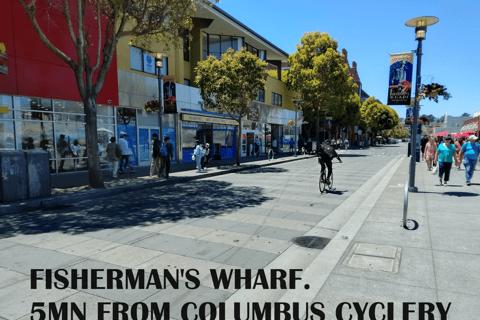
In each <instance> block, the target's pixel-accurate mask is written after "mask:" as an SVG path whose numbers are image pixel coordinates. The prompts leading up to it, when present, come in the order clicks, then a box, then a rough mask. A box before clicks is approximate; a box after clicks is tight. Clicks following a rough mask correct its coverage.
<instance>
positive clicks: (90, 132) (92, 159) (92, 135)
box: [83, 94, 105, 189]
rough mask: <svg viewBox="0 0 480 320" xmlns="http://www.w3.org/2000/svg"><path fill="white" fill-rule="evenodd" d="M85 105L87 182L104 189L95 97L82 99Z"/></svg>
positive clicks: (93, 186) (91, 185)
mask: <svg viewBox="0 0 480 320" xmlns="http://www.w3.org/2000/svg"><path fill="white" fill-rule="evenodd" d="M83 103H84V106H85V138H86V141H87V158H88V160H87V163H88V184H89V185H90V187H92V188H96V189H102V188H103V189H104V188H105V184H104V183H103V176H102V170H101V167H100V155H99V153H98V135H97V108H96V102H95V97H92V96H89V94H87V97H86V99H85V101H83Z"/></svg>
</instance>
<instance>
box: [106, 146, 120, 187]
mask: <svg viewBox="0 0 480 320" xmlns="http://www.w3.org/2000/svg"><path fill="white" fill-rule="evenodd" d="M116 142H117V139H115V137H111V138H110V143H109V144H107V161H108V162H110V163H111V164H112V167H113V169H112V173H111V174H110V176H111V177H112V178H117V172H118V161H119V160H120V159H121V158H122V150H120V146H119V145H118V143H116Z"/></svg>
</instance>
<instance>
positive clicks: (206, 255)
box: [133, 234, 232, 260]
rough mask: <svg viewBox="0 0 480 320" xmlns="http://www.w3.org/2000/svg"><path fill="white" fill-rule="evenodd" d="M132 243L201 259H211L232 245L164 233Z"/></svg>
mask: <svg viewBox="0 0 480 320" xmlns="http://www.w3.org/2000/svg"><path fill="white" fill-rule="evenodd" d="M133 245H134V246H136V247H141V248H146V249H151V250H160V251H164V252H170V253H174V254H179V255H184V256H187V257H192V258H199V259H203V260H212V259H214V258H216V257H218V256H219V255H221V254H222V253H224V252H226V251H227V250H229V249H231V248H232V246H227V245H224V244H218V243H211V242H207V241H200V240H193V239H187V238H181V237H176V236H170V235H166V234H157V235H154V236H152V237H149V238H147V239H144V240H140V241H138V242H135V243H134V244H133Z"/></svg>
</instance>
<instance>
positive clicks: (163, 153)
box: [158, 137, 173, 179]
mask: <svg viewBox="0 0 480 320" xmlns="http://www.w3.org/2000/svg"><path fill="white" fill-rule="evenodd" d="M163 141H164V144H163V146H161V147H160V158H161V159H162V165H161V166H160V171H158V177H161V175H162V173H163V169H164V168H165V179H169V175H170V164H171V163H172V162H171V161H172V160H173V144H171V143H170V137H165V138H163Z"/></svg>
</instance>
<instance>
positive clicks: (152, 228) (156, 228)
mask: <svg viewBox="0 0 480 320" xmlns="http://www.w3.org/2000/svg"><path fill="white" fill-rule="evenodd" d="M177 225H178V224H177V223H174V222H162V223H150V224H148V225H142V226H136V227H133V228H134V229H139V230H142V231H148V232H157V233H158V232H160V231H162V230H165V229H168V228H171V227H175V226H177Z"/></svg>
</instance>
